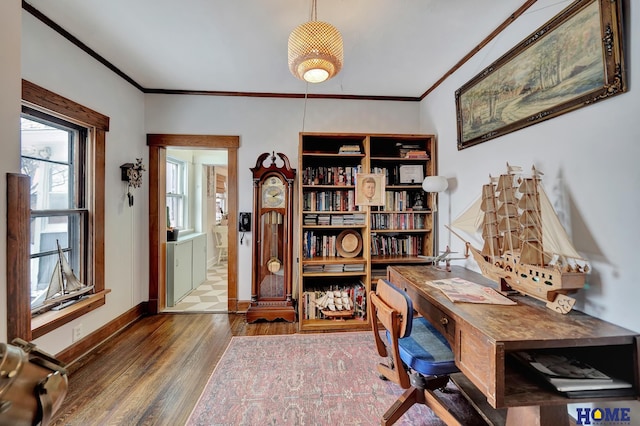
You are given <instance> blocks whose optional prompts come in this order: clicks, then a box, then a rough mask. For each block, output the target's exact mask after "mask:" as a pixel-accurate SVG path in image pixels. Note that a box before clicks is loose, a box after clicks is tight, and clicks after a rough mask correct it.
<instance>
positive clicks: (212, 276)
mask: <svg viewBox="0 0 640 426" xmlns="http://www.w3.org/2000/svg"><path fill="white" fill-rule="evenodd" d="M164 312H217V313H226V312H227V264H226V262H225V263H221V264H219V265H214V266H213V267H212V268H211V269H209V270H208V271H207V280H206V281H205V282H203V283H202V284H200V286H198V288H196V289H194V290H192V291H191V292H190V293H189V294H187V295H186V296H185V297H183V298H182V300H180V301H179V302H178V303H176V304H175V306H172V307H167V308H165V309H164Z"/></svg>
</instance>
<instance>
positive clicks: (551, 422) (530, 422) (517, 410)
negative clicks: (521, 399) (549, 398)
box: [506, 405, 569, 426]
mask: <svg viewBox="0 0 640 426" xmlns="http://www.w3.org/2000/svg"><path fill="white" fill-rule="evenodd" d="M568 424H569V413H568V412H567V406H566V405H544V406H530V407H509V409H508V410H507V423H506V426H521V425H527V426H558V425H568Z"/></svg>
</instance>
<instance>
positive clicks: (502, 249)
mask: <svg viewBox="0 0 640 426" xmlns="http://www.w3.org/2000/svg"><path fill="white" fill-rule="evenodd" d="M520 171H521V168H520V167H513V166H509V164H507V172H506V173H504V174H502V175H500V176H499V177H498V178H492V177H491V176H490V179H489V183H487V184H485V185H483V187H482V194H481V197H480V199H478V200H477V201H476V203H474V204H473V205H472V206H471V207H470V208H469V209H468V210H467V211H465V212H463V214H462V215H461V216H460V217H458V218H457V219H456V220H454V222H453V223H452V224H451V227H453V228H456V229H458V230H460V231H463V232H464V233H466V234H468V235H474V234H477V233H481V235H482V240H483V242H484V244H483V246H482V248H476V247H474V246H473V245H471V243H470V242H469V241H467V240H465V239H464V238H463V237H461V236H460V235H458V234H457V233H456V232H454V231H453V230H452V229H451V228H449V227H447V228H449V229H450V230H451V232H452V233H453V234H454V235H456V236H457V237H458V238H460V239H462V240H463V241H465V242H466V245H467V249H468V250H469V251H470V252H471V255H472V256H473V258H474V260H475V261H476V262H477V263H478V266H479V267H480V270H481V271H482V274H483V275H484V276H486V277H487V278H489V279H491V280H493V281H495V282H497V283H499V284H500V287H501V290H508V289H509V288H511V289H513V290H516V291H518V292H520V293H522V294H525V295H528V296H531V297H534V298H536V299H539V300H542V301H544V302H554V300H555V299H556V297H557V296H558V295H560V294H563V295H567V294H569V293H573V292H575V291H577V290H579V289H581V288H582V287H583V286H584V283H585V280H586V274H587V272H588V271H589V265H588V263H587V261H586V259H583V258H582V257H581V256H580V255H579V254H578V252H577V251H576V249H575V248H574V247H573V245H572V243H571V242H570V240H569V237H568V235H567V233H566V231H565V230H564V228H563V226H562V224H561V223H560V220H559V219H558V216H557V214H556V212H555V210H554V209H553V207H552V205H551V202H550V201H549V198H548V197H547V195H546V193H545V192H544V189H543V187H542V185H541V176H542V173H541V172H539V171H537V170H536V169H535V167H533V168H532V174H531V176H530V177H522V176H520Z"/></svg>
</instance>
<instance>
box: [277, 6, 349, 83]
mask: <svg viewBox="0 0 640 426" xmlns="http://www.w3.org/2000/svg"><path fill="white" fill-rule="evenodd" d="M310 15H311V16H310V20H309V22H305V23H304V24H302V25H299V26H298V27H296V28H295V29H294V30H293V31H292V32H291V34H290V35H289V69H290V70H291V73H292V74H293V75H294V76H296V77H297V78H299V79H301V80H305V81H307V82H309V83H322V82H323V81H326V80H328V79H330V78H331V77H333V76H335V75H336V74H338V73H339V72H340V69H342V62H343V47H342V35H341V34H340V31H338V30H337V29H336V27H334V26H333V25H331V24H328V23H326V22H321V21H318V20H317V19H318V10H317V4H316V0H312V2H311V14H310Z"/></svg>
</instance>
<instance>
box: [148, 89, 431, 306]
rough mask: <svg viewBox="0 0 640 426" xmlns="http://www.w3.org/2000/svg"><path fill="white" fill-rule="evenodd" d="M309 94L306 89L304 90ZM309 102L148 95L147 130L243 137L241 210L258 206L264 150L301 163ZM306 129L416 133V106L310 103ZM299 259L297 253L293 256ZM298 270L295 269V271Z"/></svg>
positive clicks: (244, 276)
mask: <svg viewBox="0 0 640 426" xmlns="http://www.w3.org/2000/svg"><path fill="white" fill-rule="evenodd" d="M301 91H304V87H301ZM304 102H305V101H304V99H265V98H238V97H216V96H187V95H157V94H152V95H146V107H145V114H146V131H147V132H148V133H183V134H211V135H234V136H240V149H239V150H238V192H239V205H238V211H239V212H240V211H248V212H250V211H251V210H252V208H253V204H252V194H253V186H252V181H251V171H250V170H249V168H250V167H254V166H255V164H256V159H257V158H258V156H259V155H260V154H261V153H263V152H271V151H276V152H282V153H284V154H285V155H287V156H288V157H289V160H290V162H291V166H292V167H294V168H297V164H298V133H299V132H301V131H303V123H302V121H303V115H304V109H305V108H304V107H305V105H304ZM307 102H308V103H307V107H306V117H305V125H304V131H307V132H363V133H373V132H380V133H416V132H417V131H418V128H419V120H418V111H419V108H418V105H417V104H416V103H413V102H379V101H351V100H349V101H346V100H319V99H314V100H308V101H307ZM251 238H252V234H251V233H248V234H246V235H245V238H244V242H243V244H242V245H240V241H238V264H239V265H249V264H250V262H251ZM294 256H295V255H294ZM294 269H295V268H294ZM250 297H251V268H239V271H238V299H239V300H249V299H250Z"/></svg>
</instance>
